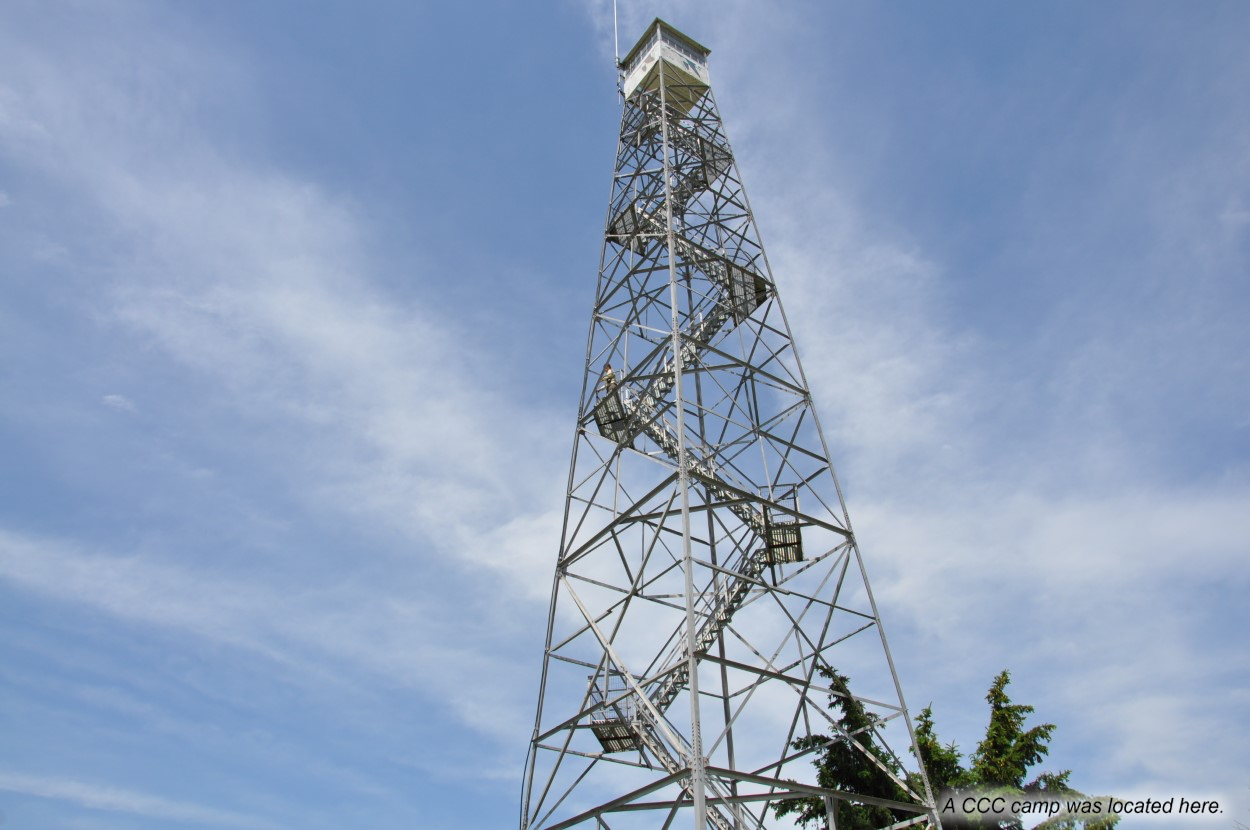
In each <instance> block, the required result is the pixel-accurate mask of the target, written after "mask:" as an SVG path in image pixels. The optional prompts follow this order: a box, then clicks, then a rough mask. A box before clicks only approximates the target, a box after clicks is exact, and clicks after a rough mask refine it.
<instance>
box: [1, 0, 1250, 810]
mask: <svg viewBox="0 0 1250 830" xmlns="http://www.w3.org/2000/svg"><path fill="white" fill-rule="evenodd" d="M657 14H659V15H662V16H663V17H665V18H666V19H668V20H669V21H670V22H672V23H673V24H675V25H676V26H678V27H679V28H681V29H683V30H684V31H686V32H687V33H688V34H690V35H691V36H693V37H695V38H696V39H698V40H699V41H701V42H703V43H705V44H706V45H708V46H709V47H710V48H711V49H712V50H713V53H712V57H711V70H712V78H713V85H714V89H715V90H716V93H717V98H718V102H719V104H720V109H721V113H722V115H723V116H724V118H725V120H726V125H727V128H728V133H729V136H730V139H731V141H732V142H733V146H734V149H735V153H736V155H737V158H738V162H739V165H740V167H741V170H742V173H743V176H744V177H745V180H746V184H747V188H748V191H749V193H750V196H751V200H752V205H753V207H754V209H755V212H756V216H757V221H758V223H759V226H760V230H761V232H762V234H763V237H764V241H765V244H766V246H767V249H768V252H769V256H770V259H771V262H772V266H773V270H774V272H775V274H776V276H777V280H778V285H779V290H780V293H781V297H782V300H783V302H784V303H785V305H786V308H787V311H788V313H789V315H790V318H791V323H792V325H793V328H794V330H795V336H796V338H797V343H798V347H799V350H800V354H802V356H803V359H804V363H805V368H806V369H807V372H808V376H809V380H810V381H811V384H812V388H813V393H814V395H815V397H816V400H817V405H818V407H819V409H820V411H821V413H822V419H823V422H824V424H825V428H826V430H827V431H828V433H829V435H828V437H829V439H830V442H831V446H832V451H833V453H834V456H835V458H834V461H835V464H837V466H838V469H839V472H840V474H841V476H842V478H843V481H844V484H845V486H846V490H847V498H848V504H849V507H850V511H851V516H852V520H853V521H854V522H855V524H856V528H857V532H858V536H859V538H860V541H861V545H862V547H863V549H864V555H865V558H866V562H867V565H868V567H869V572H870V575H871V577H872V579H873V585H874V588H875V590H876V591H877V594H878V599H879V600H880V601H881V604H882V609H881V610H882V614H883V616H884V618H885V621H886V624H887V627H888V630H889V633H890V636H891V644H892V646H893V649H894V652H895V657H896V660H897V662H898V664H899V669H900V674H901V677H902V681H903V684H904V690H905V692H906V694H907V696H908V699H909V702H910V703H911V704H912V706H913V708H919V707H920V706H923V705H925V704H928V703H930V702H931V703H932V704H933V706H934V709H935V711H936V718H937V723H938V727H939V731H940V733H941V734H942V735H943V737H944V738H946V739H950V740H955V741H957V742H958V743H959V744H960V746H961V747H962V748H964V749H965V750H967V751H970V750H971V749H972V748H973V747H974V746H975V743H976V740H977V737H978V730H979V729H980V728H981V727H982V725H983V723H984V717H985V715H984V704H983V702H982V696H983V695H984V691H985V689H986V687H987V686H988V684H989V682H990V680H991V678H992V677H993V675H994V674H995V673H996V672H997V671H998V670H999V669H1001V668H1004V667H1007V668H1010V669H1011V670H1012V671H1013V673H1014V682H1013V686H1012V689H1013V690H1014V692H1015V694H1016V697H1017V698H1018V699H1020V700H1023V701H1026V702H1030V703H1032V704H1034V705H1035V706H1036V707H1037V710H1038V712H1037V714H1038V717H1039V718H1040V719H1044V720H1047V721H1052V722H1054V723H1057V724H1058V725H1059V729H1058V732H1057V734H1056V737H1055V740H1054V741H1053V743H1052V750H1051V756H1050V759H1048V766H1050V767H1052V768H1065V767H1070V768H1072V769H1074V770H1075V773H1074V779H1073V780H1074V783H1076V784H1077V786H1080V787H1082V788H1084V789H1086V790H1090V791H1095V792H1105V793H1115V794H1117V795H1120V794H1125V795H1128V794H1144V795H1152V796H1156V797H1168V796H1171V795H1185V794H1190V795H1197V794H1210V795H1214V796H1217V797H1220V798H1222V799H1224V803H1225V806H1226V809H1228V810H1229V811H1230V813H1229V814H1226V815H1225V816H1223V817H1221V818H1220V819H1218V820H1216V821H1214V822H1210V823H1200V824H1197V825H1195V826H1230V825H1231V823H1232V819H1233V817H1235V816H1236V817H1240V818H1242V820H1248V821H1250V813H1247V810H1250V748H1248V746H1250V742H1247V740H1246V737H1247V735H1246V728H1245V725H1246V723H1248V722H1250V664H1248V660H1247V648H1246V635H1245V632H1246V631H1247V630H1250V611H1247V603H1246V602H1245V596H1246V591H1247V588H1250V567H1248V566H1247V554H1248V553H1250V543H1248V542H1247V539H1250V414H1247V413H1250V383H1247V375H1248V374H1250V372H1248V369H1250V367H1248V366H1247V355H1250V334H1248V333H1247V332H1248V331H1250V327H1247V326H1246V324H1245V321H1246V319H1247V318H1248V317H1250V99H1247V96H1246V94H1245V90H1246V89H1248V88H1250V49H1247V48H1246V41H1247V36H1246V33H1247V32H1250V7H1247V6H1246V5H1244V4H1241V3H1236V2H1224V3H1220V2H1206V3H1200V4H1191V5H1185V6H1182V5H1181V4H1168V3H1155V2H1127V0H1125V1H1124V2H1105V3H1099V4H1086V3H1076V2H1055V3H1050V4H1040V3H1039V4H1027V5H1026V4H1003V3H991V2H954V3H944V4H924V3H919V2H904V3H891V4H885V3H878V4H873V3H867V2H856V3H849V2H848V3H835V4H825V3H815V2H786V3H747V2H741V1H740V0H731V2H719V3H712V2H695V1H694V0H687V1H685V2H674V3H668V4H661V3H654V2H623V3H622V8H621V31H622V35H621V39H622V42H623V44H624V47H625V48H627V47H628V45H629V44H631V43H632V41H633V39H634V37H636V35H637V33H639V32H640V31H641V28H642V27H643V25H645V23H646V22H648V21H649V20H650V19H651V18H652V17H654V16H656V15H657ZM611 55H612V18H611V9H610V6H608V5H607V4H605V3H603V2H574V1H573V0H561V1H560V2H554V3H547V4H520V3H492V2H480V3H476V4H471V5H468V4H465V5H456V4H431V3H418V2H407V3H402V2H394V3H388V2H374V3H367V4H349V3H321V4H307V3H297V2H278V1H277V0H274V2H265V3H248V4H244V3H199V4H193V3H154V2H153V3H149V2H123V1H122V0H118V2H106V3H82V2H47V1H46V0H40V2H25V1H24V0H10V1H9V2H6V3H5V4H3V6H2V7H0V810H2V811H3V815H4V816H5V817H6V818H7V821H8V823H9V824H10V825H11V826H14V827H39V828H82V829H83V830H121V829H122V828H126V829H127V830H129V829H130V828H134V829H135V830H140V829H146V828H155V827H162V828H164V827H187V828H197V827H221V828H285V827H297V826H298V827H304V828H339V827H345V826H348V827H376V828H389V827H423V828H464V827H469V828H478V827H480V828H487V827H498V826H509V825H511V824H513V823H514V822H515V820H516V814H517V802H518V797H519V791H520V783H519V776H520V772H521V766H522V763H523V760H524V755H525V743H526V739H527V734H528V731H529V729H530V728H531V725H532V718H533V700H534V695H535V693H536V690H537V671H538V668H539V658H540V649H541V640H542V633H543V625H544V619H545V613H546V593H547V590H548V586H549V579H550V569H551V566H552V561H553V557H554V554H555V549H556V544H557V539H558V528H559V519H560V511H561V509H562V493H563V486H564V477H565V475H566V471H567V463H568V451H569V448H570V447H571V438H572V430H573V421H574V418H575V410H576V402H577V395H578V389H579V388H580V372H581V369H582V366H581V360H582V351H583V349H584V342H585V340H584V338H585V331H586V326H587V324H588V314H589V308H590V303H591V300H592V293H593V290H594V288H593V286H594V279H595V270H596V267H597V263H598V255H599V245H600V239H601V234H602V228H603V216H604V211H605V209H606V201H607V195H608V186H609V183H610V176H611V166H612V159H613V153H614V149H615V135H616V130H617V123H618V118H619V104H618V102H617V100H616V97H615V94H614V75H613V70H612V65H611ZM1234 811H1236V812H1234ZM1122 826H1125V827H1133V826H1135V825H1134V823H1131V822H1126V823H1125V824H1124V825H1122ZM1174 826H1177V825H1174Z"/></svg>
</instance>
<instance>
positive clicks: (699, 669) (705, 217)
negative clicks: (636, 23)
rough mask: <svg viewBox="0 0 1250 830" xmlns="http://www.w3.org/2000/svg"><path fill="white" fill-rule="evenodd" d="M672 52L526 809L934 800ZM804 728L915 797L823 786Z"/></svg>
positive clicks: (766, 304) (630, 132)
mask: <svg viewBox="0 0 1250 830" xmlns="http://www.w3.org/2000/svg"><path fill="white" fill-rule="evenodd" d="M656 25H657V27H658V26H660V25H662V24H660V23H659V22H657V24H656ZM666 69H670V67H668V65H667V64H666V63H665V62H663V61H661V62H660V66H659V67H658V78H659V81H658V83H651V84H644V85H642V86H640V87H639V88H638V89H636V90H634V91H633V92H632V93H631V94H630V95H629V96H628V98H626V99H625V102H624V113H623V116H622V120H621V132H620V142H619V145H618V150H617V158H616V172H615V176H614V178H613V186H612V196H611V201H610V207H609V210H608V218H607V223H606V231H605V239H604V246H603V255H602V259H601V265H600V271H599V283H598V290H597V294H596V297H595V305H594V312H593V316H592V321H591V330H590V336H589V342H588V346H587V354H586V369H585V378H584V382H583V387H582V397H581V408H580V410H579V415H578V423H577V429H576V435H575V440H574V448H573V457H572V462H571V465H570V476H569V486H568V498H567V503H566V508H565V515H564V530H563V536H562V539H561V543H560V553H559V560H558V563H557V566H556V574H555V580H554V585H553V590H552V600H551V607H550V614H549V619H548V628H547V644H546V651H545V654H544V660H543V670H542V681H541V688H540V692H539V703H538V714H537V718H536V722H535V728H534V734H533V739H532V742H531V745H530V752H529V756H528V759H527V763H526V770H525V778H524V792H523V806H522V816H521V827H522V828H523V830H538V829H539V828H545V829H546V830H556V829H557V828H563V827H571V826H574V825H578V824H584V825H585V826H587V827H611V828H626V827H650V828H653V827H664V828H668V827H672V826H678V825H680V826H689V822H690V816H691V815H693V818H694V826H696V827H700V828H703V827H711V828H718V830H728V828H762V827H765V826H777V825H778V824H781V826H785V824H784V823H782V822H778V820H777V819H776V818H775V817H774V814H773V811H772V810H771V807H772V805H775V804H777V803H778V802H780V801H783V800H786V799H791V798H817V799H824V801H825V804H826V805H832V804H833V802H834V800H836V799H850V800H854V801H860V802H863V803H873V804H881V805H882V806H888V807H891V808H892V809H894V810H895V815H896V819H897V822H898V823H896V824H894V826H896V827H903V826H909V825H912V824H918V823H922V822H924V821H926V820H929V821H933V822H934V823H936V817H934V816H933V814H932V807H931V805H932V796H931V794H930V793H929V792H928V785H927V783H925V782H923V777H921V778H919V779H918V778H916V777H912V778H911V779H910V780H905V778H902V777H898V775H897V774H896V770H902V769H911V770H915V767H916V765H915V763H914V761H912V760H911V759H910V757H909V756H910V755H911V754H912V753H910V752H909V750H910V749H911V745H912V743H913V742H914V735H913V734H912V727H911V723H910V720H909V718H908V715H907V711H906V707H905V705H904V703H903V697H902V692H901V689H900V688H899V685H898V679H897V676H896V674H895V671H894V666H893V663H892V661H891V659H890V656H889V650H888V645H887V643H886V639H885V634H884V632H883V631H882V628H881V625H880V620H879V617H878V614H877V608H876V603H875V601H874V599H873V596H872V593H871V590H870V588H869V585H868V579H867V576H866V573H865V571H864V568H863V562H862V560H861V558H860V553H859V549H858V547H857V545H856V541H855V537H854V535H853V533H852V531H851V525H850V521H849V519H848V517H847V514H846V508H845V504H844V503H843V499H842V493H841V490H840V488H839V485H838V482H837V479H836V477H835V474H834V471H833V468H832V466H831V464H830V463H829V460H828V459H829V453H828V450H827V447H826V444H825V440H824V437H823V435H822V434H821V430H820V426H819V424H818V422H817V420H816V413H815V410H814V408H813V405H812V399H811V395H810V393H809V391H808V386H807V382H806V379H805V378H804V375H803V371H802V368H801V366H800V364H799V360H798V355H797V353H796V352H795V349H794V344H793V340H792V338H791V335H790V328H789V325H788V323H787V321H786V318H785V315H784V313H783V312H782V308H781V302H780V299H779V297H778V295H777V291H776V285H775V282H774V280H773V277H772V273H771V271H770V269H769V266H768V262H767V259H766V258H765V255H764V249H763V246H762V245H761V243H760V239H759V234H758V232H757V230H756V227H755V222H754V219H753V218H752V214H751V209H750V205H749V204H748V202H747V198H746V192H745V190H744V188H743V186H742V179H741V176H740V174H739V172H738V169H737V165H736V163H735V162H734V157H733V153H732V151H731V149H730V145H729V142H728V140H727V139H726V137H725V132H724V127H723V125H722V123H721V119H720V116H719V114H718V112H717V108H716V103H715V101H714V99H713V96H712V92H711V89H710V88H709V87H708V86H706V85H703V84H697V83H689V81H690V78H689V77H687V76H684V75H682V76H675V73H672V72H671V71H670V72H669V73H668V76H667V77H666V74H665V73H666ZM822 666H827V667H832V668H834V669H837V670H838V671H840V672H842V673H843V674H846V675H848V676H849V677H850V678H851V685H852V688H854V689H855V692H856V694H855V697H856V699H857V700H858V701H859V702H860V703H861V704H862V705H863V706H864V707H865V710H866V711H867V712H868V713H870V714H871V715H873V716H874V717H875V724H874V725H873V726H872V728H871V730H870V732H871V735H870V736H868V738H869V739H868V740H865V736H848V735H846V734H844V733H842V734H840V733H839V731H838V729H839V726H838V724H837V723H836V722H835V721H834V719H833V718H832V717H831V715H830V713H829V709H828V697H829V695H830V694H831V693H832V694H835V695H836V694H840V692H839V691H837V690H835V689H831V688H830V687H829V684H828V681H827V680H826V679H825V678H824V677H823V676H822V675H821V674H820V673H819V671H818V669H820V668H821V667H822ZM861 693H862V695H863V696H860V694H861ZM811 734H825V735H828V736H830V737H831V738H833V739H835V740H844V741H847V745H848V746H851V747H854V748H855V749H857V750H860V754H861V755H862V758H863V762H864V763H865V764H868V765H873V766H876V767H877V768H879V769H882V770H885V771H887V772H888V773H889V774H890V775H891V776H894V777H895V778H896V780H897V782H898V784H899V786H900V788H901V791H902V792H903V793H906V796H907V797H906V799H905V800H903V799H899V800H888V799H881V798H873V797H871V796H867V795H864V794H862V793H861V794H855V793H850V792H842V791H836V790H830V789H824V788H821V787H820V786H819V785H818V784H817V783H816V781H815V775H814V771H813V768H812V765H811V761H812V759H813V757H814V756H813V752H814V751H816V750H813V749H806V750H803V751H800V750H796V749H795V748H794V747H793V742H794V740H795V739H797V738H801V737H803V736H806V735H811ZM851 738H858V740H851ZM865 744H867V745H869V746H871V747H873V748H874V751H871V752H870V751H864V750H863V749H862V747H863V745H865ZM881 759H889V760H887V761H886V762H884V763H883V761H882V760H881ZM917 781H920V782H921V784H920V785H917ZM682 815H686V816H687V817H686V818H684V819H679V817H680V816H682Z"/></svg>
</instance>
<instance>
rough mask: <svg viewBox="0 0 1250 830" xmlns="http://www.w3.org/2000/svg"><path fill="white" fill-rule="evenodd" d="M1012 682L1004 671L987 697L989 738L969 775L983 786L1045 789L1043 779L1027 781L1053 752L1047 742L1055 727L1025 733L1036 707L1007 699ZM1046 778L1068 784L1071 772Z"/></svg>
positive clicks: (1044, 726)
mask: <svg viewBox="0 0 1250 830" xmlns="http://www.w3.org/2000/svg"><path fill="white" fill-rule="evenodd" d="M1010 682H1011V673H1010V672H1008V671H1007V670H1006V669H1003V671H1001V672H999V674H998V677H995V678H994V683H993V685H991V686H990V690H989V693H988V694H986V696H985V700H986V701H987V702H988V703H989V704H990V723H989V726H987V727H986V729H985V738H984V739H983V740H982V741H981V743H979V744H978V745H977V751H976V752H974V753H972V758H971V759H970V760H971V761H972V767H971V769H970V770H969V772H970V774H971V777H972V780H973V781H975V782H976V783H978V784H980V785H982V786H986V787H1009V788H1015V789H1025V790H1036V789H1038V788H1039V787H1040V786H1041V779H1040V778H1038V779H1035V780H1034V781H1032V782H1030V783H1029V784H1027V785H1026V784H1025V783H1024V778H1025V776H1026V775H1027V774H1028V770H1029V767H1031V766H1033V765H1034V764H1036V763H1037V762H1038V761H1040V760H1042V757H1043V756H1045V755H1046V753H1047V752H1049V751H1050V750H1049V748H1048V747H1047V746H1046V742H1047V741H1049V740H1050V736H1051V734H1053V733H1054V731H1055V725H1054V724H1053V723H1043V724H1041V725H1040V726H1034V727H1033V728H1031V729H1028V730H1025V729H1024V721H1025V719H1026V718H1027V717H1028V716H1029V715H1031V714H1033V707H1032V706H1026V705H1024V704H1022V703H1012V702H1011V698H1009V697H1007V684H1008V683H1010ZM1044 775H1050V779H1048V780H1052V781H1055V783H1059V779H1062V780H1063V782H1065V783H1066V781H1067V776H1068V773H1067V772H1062V773H1058V774H1057V775H1051V774H1050V773H1044Z"/></svg>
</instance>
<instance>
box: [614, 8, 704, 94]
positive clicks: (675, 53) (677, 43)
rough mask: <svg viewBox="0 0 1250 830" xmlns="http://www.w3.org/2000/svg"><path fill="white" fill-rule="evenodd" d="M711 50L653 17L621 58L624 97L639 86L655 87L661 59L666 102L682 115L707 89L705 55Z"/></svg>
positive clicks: (657, 83) (651, 89)
mask: <svg viewBox="0 0 1250 830" xmlns="http://www.w3.org/2000/svg"><path fill="white" fill-rule="evenodd" d="M711 53H712V51H711V50H710V49H708V48H707V47H706V46H703V45H701V44H700V43H699V42H698V41H695V40H693V39H692V38H689V37H687V36H686V35H683V34H682V33H681V32H679V31H677V30H676V29H674V28H673V27H672V26H670V25H668V24H667V23H665V22H664V21H663V20H660V19H659V18H658V17H657V18H656V19H655V21H654V22H653V23H652V24H651V25H650V26H649V27H648V28H647V33H646V34H645V35H643V36H642V38H641V39H640V40H639V41H638V42H637V43H636V44H634V48H633V49H630V50H629V54H628V55H626V56H625V57H624V59H623V60H622V61H621V72H622V73H623V74H624V84H623V87H622V89H623V91H624V93H625V97H626V98H628V97H629V96H630V95H632V94H633V93H634V92H635V90H637V89H639V88H640V87H641V88H643V89H645V90H648V91H654V90H656V89H659V86H660V62H661V61H663V62H664V81H665V87H666V89H665V92H666V93H667V97H668V103H669V105H670V106H672V107H673V108H674V109H676V110H677V111H678V112H679V113H681V114H683V115H684V114H685V113H686V112H689V111H690V108H691V107H693V106H694V105H695V103H696V102H697V101H698V100H699V96H700V95H702V94H703V93H704V92H705V91H706V90H707V88H708V73H707V56H708V55H710V54H711Z"/></svg>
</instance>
